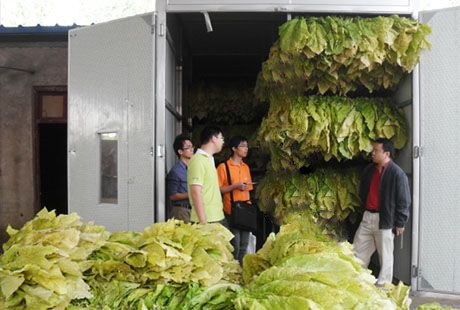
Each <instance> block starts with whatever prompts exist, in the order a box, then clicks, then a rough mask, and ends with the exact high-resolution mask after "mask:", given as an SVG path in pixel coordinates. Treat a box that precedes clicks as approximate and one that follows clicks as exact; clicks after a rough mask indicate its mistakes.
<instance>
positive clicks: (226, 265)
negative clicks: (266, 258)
mask: <svg viewBox="0 0 460 310" xmlns="http://www.w3.org/2000/svg"><path fill="white" fill-rule="evenodd" d="M232 237H233V235H232V234H231V233H230V232H229V231H228V230H227V229H225V228H223V226H221V225H216V224H212V225H191V224H184V223H183V222H181V221H174V220H170V221H168V222H166V223H161V224H153V225H151V226H150V227H147V228H146V229H145V230H144V232H143V233H142V234H141V233H133V232H118V233H113V234H112V235H111V237H110V239H109V240H108V242H107V243H106V244H105V245H104V246H102V247H101V248H100V249H98V250H97V251H95V252H93V254H92V255H91V256H90V257H89V261H90V262H91V263H92V267H91V269H89V270H88V271H87V272H85V276H86V277H85V278H86V280H87V281H88V283H89V284H90V286H91V287H92V292H93V294H94V298H93V299H89V300H87V301H79V302H77V303H75V304H76V305H81V306H83V305H87V304H90V305H91V306H93V307H97V306H99V307H103V306H109V307H112V308H114V309H119V308H122V309H141V308H142V307H147V308H149V309H150V308H152V306H153V305H155V306H158V307H162V309H195V308H198V309H199V308H201V307H203V306H205V305H207V306H208V307H210V306H211V305H215V306H216V307H220V308H222V309H224V308H226V307H230V306H231V305H232V300H233V298H234V296H235V292H236V291H238V290H239V289H240V286H239V283H240V280H241V279H240V278H241V267H240V266H239V263H238V262H237V261H236V260H234V259H233V255H232V253H231V250H232V248H231V245H230V242H229V241H230V239H231V238H232ZM179 306H180V307H179Z"/></svg>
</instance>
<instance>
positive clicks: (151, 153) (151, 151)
mask: <svg viewBox="0 0 460 310" xmlns="http://www.w3.org/2000/svg"><path fill="white" fill-rule="evenodd" d="M150 156H152V157H153V146H151V147H150Z"/></svg>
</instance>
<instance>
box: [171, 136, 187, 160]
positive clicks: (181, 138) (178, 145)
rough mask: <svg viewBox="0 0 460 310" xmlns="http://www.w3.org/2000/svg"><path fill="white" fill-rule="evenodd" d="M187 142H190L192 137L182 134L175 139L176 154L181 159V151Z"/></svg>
mask: <svg viewBox="0 0 460 310" xmlns="http://www.w3.org/2000/svg"><path fill="white" fill-rule="evenodd" d="M187 140H190V136H189V135H187V134H180V135H178V136H177V137H176V138H175V139H174V143H173V149H174V153H176V155H177V157H180V154H179V150H182V149H183V147H184V143H185V141H187ZM190 141H191V140H190Z"/></svg>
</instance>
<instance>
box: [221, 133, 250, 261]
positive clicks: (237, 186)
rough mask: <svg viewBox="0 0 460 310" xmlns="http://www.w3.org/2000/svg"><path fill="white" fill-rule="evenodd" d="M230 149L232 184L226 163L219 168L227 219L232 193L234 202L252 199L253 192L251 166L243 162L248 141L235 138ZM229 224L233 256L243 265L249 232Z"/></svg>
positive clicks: (240, 137) (230, 211)
mask: <svg viewBox="0 0 460 310" xmlns="http://www.w3.org/2000/svg"><path fill="white" fill-rule="evenodd" d="M228 147H229V148H230V150H231V151H232V156H231V157H230V158H229V159H228V160H227V162H226V163H227V165H228V169H229V172H230V180H231V184H230V182H229V179H228V176H227V169H226V167H225V163H221V164H220V165H219V166H218V167H217V175H218V177H219V187H220V192H221V193H222V194H223V196H224V213H225V215H226V216H227V217H228V216H229V215H230V214H231V213H232V208H231V198H230V192H233V200H234V201H248V200H249V199H250V196H249V191H251V190H253V186H252V184H253V183H252V179H251V173H250V171H249V166H248V165H246V164H245V163H244V162H243V158H246V156H248V149H249V146H248V139H246V138H245V137H242V136H236V137H233V138H231V139H230V142H229V143H228ZM229 224H230V230H231V232H232V233H233V234H234V235H235V237H234V238H233V239H232V240H231V243H232V245H233V248H234V252H233V255H234V257H235V259H238V260H239V261H240V263H241V262H242V261H243V256H244V255H245V254H246V251H247V247H248V243H249V231H244V230H241V229H237V228H235V227H233V225H232V223H229Z"/></svg>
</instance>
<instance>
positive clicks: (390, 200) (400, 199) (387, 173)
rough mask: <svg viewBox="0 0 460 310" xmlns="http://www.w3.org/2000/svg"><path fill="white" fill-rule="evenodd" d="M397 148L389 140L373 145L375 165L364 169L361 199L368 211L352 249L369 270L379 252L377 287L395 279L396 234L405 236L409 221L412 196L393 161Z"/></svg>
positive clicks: (364, 215)
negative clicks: (394, 253) (406, 225)
mask: <svg viewBox="0 0 460 310" xmlns="http://www.w3.org/2000/svg"><path fill="white" fill-rule="evenodd" d="M393 155H394V147H393V144H392V143H391V141H389V140H388V139H378V140H377V141H375V143H373V150H372V161H373V163H372V164H370V165H369V166H367V167H366V168H365V169H364V172H363V174H362V176H361V184H360V189H359V195H360V198H361V204H362V206H363V208H364V209H365V211H364V214H363V219H362V221H361V224H360V225H359V228H358V230H357V232H356V235H355V239H354V241H353V247H354V251H355V254H356V256H357V257H358V258H359V259H360V260H362V262H363V266H364V267H365V268H367V266H368V265H369V261H370V258H371V256H372V254H373V253H374V252H375V250H377V252H378V254H379V260H380V273H379V277H378V280H377V285H383V284H384V283H391V281H392V279H393V247H394V243H393V239H394V233H396V235H397V236H402V234H403V233H404V225H405V224H406V222H407V219H408V217H409V207H410V204H411V195H410V190H409V182H408V180H407V176H406V174H405V173H404V171H403V170H402V169H401V168H400V167H399V166H398V165H396V164H395V163H394V162H393V161H392V159H391V158H392V157H393Z"/></svg>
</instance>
